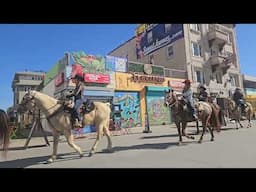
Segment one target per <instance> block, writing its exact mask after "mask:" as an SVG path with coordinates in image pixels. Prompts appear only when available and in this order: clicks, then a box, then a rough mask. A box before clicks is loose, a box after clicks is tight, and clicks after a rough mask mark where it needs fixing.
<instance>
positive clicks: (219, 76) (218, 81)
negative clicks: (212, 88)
mask: <svg viewBox="0 0 256 192" xmlns="http://www.w3.org/2000/svg"><path fill="white" fill-rule="evenodd" d="M216 80H217V83H219V84H222V74H221V73H220V72H218V73H216Z"/></svg>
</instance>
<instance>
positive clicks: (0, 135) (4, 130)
mask: <svg viewBox="0 0 256 192" xmlns="http://www.w3.org/2000/svg"><path fill="white" fill-rule="evenodd" d="M9 125H10V123H9V118H8V116H7V113H6V112H5V111H4V110H2V109H0V145H1V146H2V147H3V148H2V149H3V153H2V156H3V157H4V158H6V155H7V151H8V147H9V143H10V132H11V127H10V126H9Z"/></svg>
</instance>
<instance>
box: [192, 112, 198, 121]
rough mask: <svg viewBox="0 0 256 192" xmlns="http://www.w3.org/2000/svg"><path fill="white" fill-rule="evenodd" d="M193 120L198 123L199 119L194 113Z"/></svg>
mask: <svg viewBox="0 0 256 192" xmlns="http://www.w3.org/2000/svg"><path fill="white" fill-rule="evenodd" d="M193 119H194V120H195V121H196V120H197V119H198V117H197V115H196V114H195V113H194V114H193Z"/></svg>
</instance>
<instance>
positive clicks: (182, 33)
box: [109, 24, 243, 98]
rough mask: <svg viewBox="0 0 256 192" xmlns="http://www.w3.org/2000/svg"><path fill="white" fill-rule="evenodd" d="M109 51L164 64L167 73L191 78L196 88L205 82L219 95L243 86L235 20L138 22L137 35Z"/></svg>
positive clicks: (131, 58) (220, 96)
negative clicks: (169, 22) (227, 21)
mask: <svg viewBox="0 0 256 192" xmlns="http://www.w3.org/2000/svg"><path fill="white" fill-rule="evenodd" d="M139 53H140V54H139ZM109 55H112V56H121V57H128V60H129V61H136V62H141V63H147V64H154V65H162V66H164V67H165V76H166V77H173V78H188V79H190V80H191V81H193V84H192V87H193V91H194V92H198V86H199V85H200V84H204V85H205V86H206V87H207V91H208V92H209V93H211V95H212V96H214V97H215V96H216V97H218V98H224V97H228V96H229V95H230V94H231V92H232V91H233V90H234V89H235V87H241V88H243V83H242V76H241V74H240V63H239V59H238V50H237V40H236V31H235V25H234V24H148V25H145V24H144V25H139V26H138V28H137V31H136V35H135V36H134V37H132V38H131V39H130V40H128V41H127V42H125V43H124V44H122V45H120V46H119V47H117V48H116V49H114V50H112V51H111V52H110V53H109ZM141 55H142V56H141Z"/></svg>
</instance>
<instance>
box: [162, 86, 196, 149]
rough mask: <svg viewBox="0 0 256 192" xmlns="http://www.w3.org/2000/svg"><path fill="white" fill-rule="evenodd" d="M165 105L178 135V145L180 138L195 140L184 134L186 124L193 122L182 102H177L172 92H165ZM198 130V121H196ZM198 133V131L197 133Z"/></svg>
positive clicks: (180, 141)
mask: <svg viewBox="0 0 256 192" xmlns="http://www.w3.org/2000/svg"><path fill="white" fill-rule="evenodd" d="M165 104H166V106H169V107H170V109H171V113H172V116H173V119H174V122H175V125H176V127H177V129H178V133H179V143H178V144H179V145H180V144H181V143H182V136H186V137H187V138H188V139H195V138H194V137H193V136H190V135H188V134H187V133H186V130H185V129H186V126H187V123H188V122H193V121H194V120H193V118H192V114H191V113H190V112H189V110H188V108H187V107H186V104H185V103H184V101H183V100H179V99H178V97H177V96H176V94H174V92H173V91H170V92H166V94H165ZM196 124H197V129H198V121H196ZM181 128H182V129H181ZM198 132H199V131H198Z"/></svg>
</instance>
